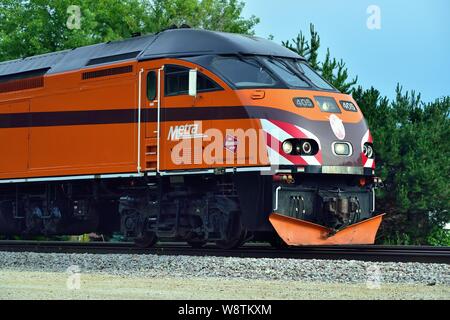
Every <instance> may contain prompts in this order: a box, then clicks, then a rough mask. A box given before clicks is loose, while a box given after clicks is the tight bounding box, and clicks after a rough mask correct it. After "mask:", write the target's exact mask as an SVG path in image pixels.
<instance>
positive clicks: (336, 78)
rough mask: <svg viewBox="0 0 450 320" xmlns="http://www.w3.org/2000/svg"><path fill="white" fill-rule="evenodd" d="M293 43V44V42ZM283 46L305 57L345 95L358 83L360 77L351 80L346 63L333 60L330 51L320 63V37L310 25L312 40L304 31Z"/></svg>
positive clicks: (284, 42) (328, 50)
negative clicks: (307, 37)
mask: <svg viewBox="0 0 450 320" xmlns="http://www.w3.org/2000/svg"><path fill="white" fill-rule="evenodd" d="M291 41H292V42H291ZM282 44H283V46H285V47H286V48H288V49H290V50H292V51H294V52H296V53H298V54H299V55H300V56H302V57H304V58H305V59H306V60H307V61H308V63H309V64H310V65H311V66H312V67H313V68H314V69H316V70H317V71H318V72H319V73H320V74H321V75H322V76H323V77H324V78H325V79H327V80H328V81H329V82H330V83H331V84H332V85H333V86H334V87H336V88H337V89H338V90H339V91H341V92H344V93H350V92H351V91H352V89H353V87H354V86H355V84H356V83H357V82H358V77H356V78H354V79H352V80H349V75H348V71H347V68H346V66H345V63H344V61H343V60H342V59H341V60H339V61H338V60H336V59H335V58H331V54H330V49H327V54H326V56H325V60H324V61H323V62H320V61H319V53H318V52H319V48H320V37H319V34H318V33H317V31H316V30H315V28H314V25H313V24H310V39H309V40H307V39H306V37H305V35H304V34H303V32H302V31H300V32H299V34H298V35H297V37H296V38H294V39H292V40H290V41H289V40H288V41H283V42H282Z"/></svg>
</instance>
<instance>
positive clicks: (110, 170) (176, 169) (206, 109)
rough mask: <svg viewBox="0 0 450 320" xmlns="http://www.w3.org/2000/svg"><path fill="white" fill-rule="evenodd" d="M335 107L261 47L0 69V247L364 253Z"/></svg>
mask: <svg viewBox="0 0 450 320" xmlns="http://www.w3.org/2000/svg"><path fill="white" fill-rule="evenodd" d="M374 158H375V152H374V149H373V144H372V137H371V135H370V131H369V128H368V126H367V124H366V121H365V120H364V117H363V115H362V113H361V111H360V110H359V108H358V106H357V104H356V103H355V101H354V100H353V99H352V97H351V96H349V95H346V94H342V93H340V92H339V91H338V90H336V89H335V88H334V87H333V86H332V85H330V84H329V83H328V82H327V81H325V80H324V79H323V78H321V76H320V75H318V74H317V73H316V72H315V71H314V70H313V69H312V68H311V67H310V66H309V65H308V64H307V62H306V61H305V59H304V58H302V57H301V56H299V55H297V54H295V53H293V52H291V51H290V50H288V49H286V48H284V47H282V46H279V45H277V44H275V43H273V42H271V41H268V40H265V39H261V38H257V37H252V36H244V35H236V34H228V33H220V32H211V31H205V30H195V29H172V30H166V31H163V32H160V33H157V34H151V35H146V36H138V37H134V38H131V39H127V40H123V41H118V42H108V43H102V44H97V45H93V46H87V47H81V48H76V49H73V50H66V51H61V52H55V53H50V54H45V55H40V56H34V57H29V58H24V59H19V60H14V61H7V62H3V63H0V234H3V235H37V234H39V235H40V234H43V235H62V234H81V233H87V232H100V233H112V232H115V231H119V230H120V231H121V232H122V233H123V234H124V235H125V236H126V237H127V238H130V239H134V240H135V241H136V243H137V244H139V245H143V246H150V245H153V244H154V243H155V242H156V241H157V240H158V239H161V240H176V241H187V242H188V243H190V244H191V245H192V246H197V247H200V246H202V245H204V244H205V243H206V242H210V241H213V242H215V243H216V244H217V245H218V246H220V247H223V248H232V247H236V246H239V245H241V244H242V243H244V242H245V241H247V240H250V239H255V240H266V241H270V242H271V243H273V244H277V243H278V244H279V243H281V241H280V238H281V239H282V240H283V242H285V243H287V244H289V245H306V244H367V243H373V242H374V239H375V235H376V232H377V230H378V227H379V225H380V223H381V219H382V215H380V214H378V213H377V212H376V209H375V193H374V190H375V188H376V187H377V185H378V183H379V181H378V179H377V178H375V177H374V167H375V162H374Z"/></svg>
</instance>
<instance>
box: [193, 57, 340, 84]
mask: <svg viewBox="0 0 450 320" xmlns="http://www.w3.org/2000/svg"><path fill="white" fill-rule="evenodd" d="M185 59H186V60H188V61H190V62H193V63H197V64H199V65H201V66H203V67H205V68H207V69H210V70H211V71H212V72H213V73H216V74H217V75H218V76H220V77H222V78H223V79H224V80H225V81H226V82H228V83H229V84H231V85H233V86H234V87H236V88H238V89H245V88H255V89H256V88H299V89H309V88H316V89H321V90H333V91H336V89H335V88H333V87H332V86H331V85H330V84H329V83H328V82H326V81H325V80H324V79H323V78H322V77H321V76H320V75H319V74H317V73H316V71H314V70H313V69H312V68H311V67H310V66H309V65H308V64H307V63H306V62H305V61H301V60H295V59H289V58H278V57H267V56H245V57H244V56H237V55H233V56H214V55H205V56H196V57H189V58H185Z"/></svg>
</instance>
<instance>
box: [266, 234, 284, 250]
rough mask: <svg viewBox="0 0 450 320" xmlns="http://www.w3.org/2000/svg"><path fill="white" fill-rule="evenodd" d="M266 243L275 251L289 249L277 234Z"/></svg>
mask: <svg viewBox="0 0 450 320" xmlns="http://www.w3.org/2000/svg"><path fill="white" fill-rule="evenodd" d="M268 241H269V243H270V245H271V246H272V247H274V248H277V249H285V248H287V247H289V246H288V245H287V244H286V242H284V241H283V239H281V238H280V236H279V235H277V234H274V235H273V236H272V237H271V238H270V239H269V240H268Z"/></svg>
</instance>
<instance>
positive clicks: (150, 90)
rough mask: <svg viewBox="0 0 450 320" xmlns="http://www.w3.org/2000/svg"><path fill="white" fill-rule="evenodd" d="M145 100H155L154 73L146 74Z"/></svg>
mask: <svg viewBox="0 0 450 320" xmlns="http://www.w3.org/2000/svg"><path fill="white" fill-rule="evenodd" d="M147 99H148V100H149V101H153V100H155V99H156V72H155V71H150V72H149V73H148V74H147Z"/></svg>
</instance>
